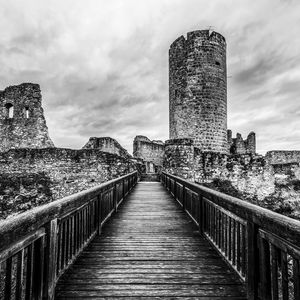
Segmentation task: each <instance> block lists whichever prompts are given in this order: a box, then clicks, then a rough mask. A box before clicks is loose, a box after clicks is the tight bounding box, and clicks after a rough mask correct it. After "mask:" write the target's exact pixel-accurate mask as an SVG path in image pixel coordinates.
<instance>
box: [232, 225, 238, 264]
mask: <svg viewBox="0 0 300 300" xmlns="http://www.w3.org/2000/svg"><path fill="white" fill-rule="evenodd" d="M232 221H233V224H232V264H233V265H234V266H236V231H237V230H236V220H232Z"/></svg>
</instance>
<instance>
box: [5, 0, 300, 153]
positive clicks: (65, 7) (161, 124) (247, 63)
mask: <svg viewBox="0 0 300 300" xmlns="http://www.w3.org/2000/svg"><path fill="white" fill-rule="evenodd" d="M209 26H212V27H213V29H214V30H215V31H218V32H220V33H221V34H223V35H224V36H225V38H226V40H227V65H228V76H229V78H228V128H230V129H232V131H233V134H234V135H235V134H236V132H240V133H242V135H243V137H246V136H247V134H248V133H249V132H250V131H255V132H256V135H257V150H258V151H259V152H260V153H264V152H265V151H268V150H274V149H298V150H300V1H299V0H295V1H293V0H282V1H280V0H249V1H248V0H219V1H218V0H213V1H207V0H206V1H202V0H132V1H131V0H57V1H53V0H52V1H51V0H48V1H46V0H26V1H25V0H19V1H17V0H9V1H8V0H0V28H1V34H0V89H1V90H3V89H4V88H5V87H7V86H9V85H15V84H20V83H22V82H34V83H39V84H40V85H41V89H42V95H43V107H44V110H45V115H46V120H47V124H48V128H49V132H50V136H51V138H52V140H53V141H54V143H55V145H56V146H58V147H67V148H81V147H82V146H83V145H84V144H85V143H86V142H87V140H88V138H89V137H90V136H99V137H100V136H111V137H113V138H116V139H117V140H118V141H119V142H120V143H121V144H122V145H123V146H124V147H125V148H127V149H128V150H129V151H130V152H131V151H132V141H133V138H134V137H135V136H136V135H146V136H148V137H149V138H150V139H162V140H166V139H168V115H169V113H168V48H169V45H170V44H171V43H172V42H173V41H174V40H175V39H176V38H177V37H179V36H180V35H182V34H186V33H187V32H188V31H192V30H197V29H208V28H209Z"/></svg>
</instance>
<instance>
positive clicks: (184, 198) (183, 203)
mask: <svg viewBox="0 0 300 300" xmlns="http://www.w3.org/2000/svg"><path fill="white" fill-rule="evenodd" d="M185 208H186V188H185V186H182V209H183V210H185Z"/></svg>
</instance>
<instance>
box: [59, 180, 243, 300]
mask: <svg viewBox="0 0 300 300" xmlns="http://www.w3.org/2000/svg"><path fill="white" fill-rule="evenodd" d="M124 297H125V298H130V299H140V298H141V297H143V299H146V298H152V299H153V298H155V299H162V298H164V299H166V298H169V299H177V298H180V299H190V298H194V299H210V300H213V299H215V300H216V299H246V297H245V289H244V285H243V283H241V281H240V280H239V278H238V276H237V275H236V274H234V273H233V272H232V271H231V270H230V269H229V267H228V266H227V265H226V263H225V262H224V261H223V260H222V259H221V258H220V256H219V255H218V254H217V252H216V251H215V250H214V249H213V248H212V247H211V246H210V244H209V243H208V242H207V241H206V240H205V239H204V238H202V237H201V236H199V234H198V232H197V228H196V227H195V226H194V225H193V223H192V222H191V221H190V219H189V218H188V216H187V215H186V214H185V213H184V212H183V211H182V209H181V208H180V207H179V205H177V204H176V202H175V201H174V200H172V199H171V196H170V195H169V194H168V193H167V191H166V190H165V189H164V187H163V186H162V185H161V184H160V183H159V182H151V183H150V182H140V183H138V184H137V186H136V188H135V189H134V190H133V191H132V193H131V194H130V195H129V198H128V199H127V200H126V201H125V202H124V203H123V205H122V206H121V207H120V210H119V212H118V214H116V215H115V216H114V217H113V218H112V219H111V220H110V221H109V222H108V223H107V225H106V226H105V227H104V230H103V234H102V235H101V236H100V237H96V238H95V239H94V240H93V241H92V243H91V244H90V245H89V246H88V247H87V248H86V250H85V251H83V253H82V254H81V255H80V256H79V258H78V259H77V260H76V262H75V263H74V264H73V265H72V266H71V267H70V268H69V269H68V270H67V271H66V273H65V274H64V275H63V276H62V278H61V279H60V280H59V282H58V285H57V288H56V299H76V298H77V299H103V298H106V299H124Z"/></svg>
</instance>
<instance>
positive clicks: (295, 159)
mask: <svg viewBox="0 0 300 300" xmlns="http://www.w3.org/2000/svg"><path fill="white" fill-rule="evenodd" d="M266 160H267V161H268V162H269V163H270V164H289V163H300V151H285V150H281V151H280V150H275V151H268V152H267V153H266Z"/></svg>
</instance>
